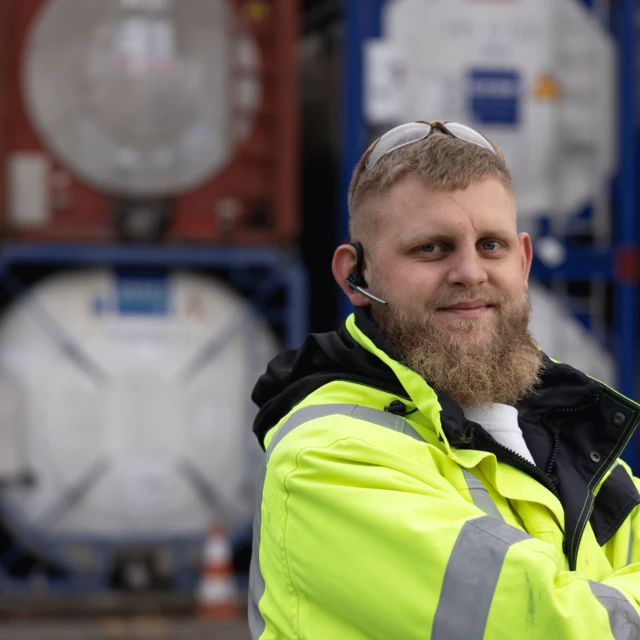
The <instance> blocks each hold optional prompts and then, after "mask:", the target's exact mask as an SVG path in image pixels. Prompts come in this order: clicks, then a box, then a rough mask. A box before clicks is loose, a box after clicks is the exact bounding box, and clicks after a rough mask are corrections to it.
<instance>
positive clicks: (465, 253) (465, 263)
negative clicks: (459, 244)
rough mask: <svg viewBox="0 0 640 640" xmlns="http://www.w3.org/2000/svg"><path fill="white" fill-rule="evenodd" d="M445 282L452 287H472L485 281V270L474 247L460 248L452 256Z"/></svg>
mask: <svg viewBox="0 0 640 640" xmlns="http://www.w3.org/2000/svg"><path fill="white" fill-rule="evenodd" d="M452 258H453V259H452V260H451V262H450V265H451V268H450V270H449V274H448V277H447V282H448V284H449V285H450V286H452V287H457V288H461V287H464V288H473V287H477V286H478V285H481V284H483V283H485V282H486V281H487V272H486V269H485V266H484V264H483V261H482V258H481V257H480V256H479V255H478V252H477V251H476V249H475V247H474V248H473V250H470V249H460V250H458V251H456V253H455V254H454V255H453V256H452Z"/></svg>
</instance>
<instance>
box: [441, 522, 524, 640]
mask: <svg viewBox="0 0 640 640" xmlns="http://www.w3.org/2000/svg"><path fill="white" fill-rule="evenodd" d="M529 538H531V536H530V535H529V534H527V533H525V532H524V531H520V529H516V528H515V527H510V526H509V525H507V524H504V523H503V522H500V521H499V520H496V519H495V518H492V517H490V516H482V517H481V518H476V519H474V520H467V521H466V522H465V523H464V525H462V529H461V530H460V533H459V534H458V538H457V540H456V543H455V545H454V546H453V551H452V552H451V556H449V562H448V564H447V569H446V571H445V574H444V580H443V581H442V589H441V591H440V600H439V602H438V608H437V609H436V615H435V617H434V620H433V629H432V631H431V640H451V639H452V638H465V640H482V638H483V636H484V631H485V627H486V625H487V618H488V617H489V610H490V609H491V603H492V601H493V594H494V592H495V590H496V586H497V584H498V578H499V577H500V571H501V570H502V565H503V564H504V558H505V556H506V555H507V551H508V550H509V548H510V547H511V546H512V545H514V544H516V543H517V542H521V541H522V540H526V539H529Z"/></svg>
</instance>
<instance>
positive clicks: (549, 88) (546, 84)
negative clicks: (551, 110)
mask: <svg viewBox="0 0 640 640" xmlns="http://www.w3.org/2000/svg"><path fill="white" fill-rule="evenodd" d="M533 95H534V96H535V97H536V98H537V99H538V100H558V99H559V98H560V85H559V84H558V80H557V79H556V77H555V75H554V74H553V73H543V74H542V75H541V76H540V77H539V78H538V80H537V81H536V83H535V85H534V89H533Z"/></svg>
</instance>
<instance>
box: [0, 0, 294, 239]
mask: <svg viewBox="0 0 640 640" xmlns="http://www.w3.org/2000/svg"><path fill="white" fill-rule="evenodd" d="M0 11H1V15H0V91H1V93H0V96H2V97H0V118H1V120H0V122H1V127H0V154H1V156H0V157H2V158H3V159H4V163H5V166H6V168H7V170H6V171H5V172H3V173H4V175H3V182H1V183H0V188H2V193H3V196H4V197H3V198H2V200H1V202H0V207H1V208H0V215H1V223H0V224H1V226H0V232H1V233H2V237H3V238H4V239H14V240H21V241H29V240H33V241H41V240H47V241H51V240H60V241H79V242H87V241H89V242H91V241H98V242H112V241H115V240H118V239H123V238H124V239H129V240H136V239H138V240H164V241H166V242H175V243H178V242H204V243H212V242H213V243H225V244H239V245H265V244H285V245H286V244H292V243H294V242H295V241H296V238H297V233H298V227H299V224H298V222H299V221H298V214H297V201H298V194H297V188H298V186H297V185H298V176H297V166H298V162H297V129H298V122H297V96H296V76H297V64H296V59H297V56H296V42H297V7H296V3H295V2H294V1H293V0H91V2H78V0H0Z"/></svg>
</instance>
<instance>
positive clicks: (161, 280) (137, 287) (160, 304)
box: [116, 273, 171, 316]
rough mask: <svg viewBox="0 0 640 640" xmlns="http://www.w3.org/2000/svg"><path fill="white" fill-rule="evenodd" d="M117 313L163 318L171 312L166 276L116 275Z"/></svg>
mask: <svg viewBox="0 0 640 640" xmlns="http://www.w3.org/2000/svg"><path fill="white" fill-rule="evenodd" d="M116 278H117V280H116V292H117V293H116V295H117V311H118V313H120V314H121V315H151V316H163V315H168V314H169V313H170V312H171V295H170V286H169V282H168V278H167V275H166V274H164V273H163V274H128V273H118V274H117V275H116Z"/></svg>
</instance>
